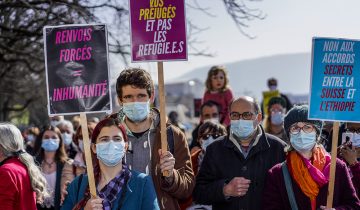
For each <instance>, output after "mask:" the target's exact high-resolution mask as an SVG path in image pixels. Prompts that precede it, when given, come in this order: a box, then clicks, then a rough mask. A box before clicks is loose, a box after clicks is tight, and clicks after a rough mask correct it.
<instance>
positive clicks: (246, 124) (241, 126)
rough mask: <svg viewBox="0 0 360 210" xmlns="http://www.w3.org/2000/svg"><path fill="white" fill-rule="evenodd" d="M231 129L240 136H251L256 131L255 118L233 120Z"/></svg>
mask: <svg viewBox="0 0 360 210" xmlns="http://www.w3.org/2000/svg"><path fill="white" fill-rule="evenodd" d="M230 130H231V132H232V133H233V134H234V135H235V136H237V137H239V138H246V137H249V136H250V135H251V134H253V133H254V131H255V127H254V120H242V119H240V120H231V125H230Z"/></svg>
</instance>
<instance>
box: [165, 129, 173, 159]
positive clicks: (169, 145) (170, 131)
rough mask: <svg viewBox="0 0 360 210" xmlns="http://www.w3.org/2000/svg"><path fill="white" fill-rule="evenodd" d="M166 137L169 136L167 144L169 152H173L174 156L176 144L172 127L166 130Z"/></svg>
mask: <svg viewBox="0 0 360 210" xmlns="http://www.w3.org/2000/svg"><path fill="white" fill-rule="evenodd" d="M166 135H167V142H168V147H169V151H170V152H171V154H173V155H174V151H175V149H174V148H175V144H174V132H173V130H172V128H171V126H169V127H168V128H167V129H166Z"/></svg>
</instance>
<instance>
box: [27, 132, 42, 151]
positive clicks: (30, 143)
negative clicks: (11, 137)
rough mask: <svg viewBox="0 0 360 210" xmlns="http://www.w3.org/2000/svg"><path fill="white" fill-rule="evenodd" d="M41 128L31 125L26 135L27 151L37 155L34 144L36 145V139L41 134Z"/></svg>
mask: <svg viewBox="0 0 360 210" xmlns="http://www.w3.org/2000/svg"><path fill="white" fill-rule="evenodd" d="M39 133H40V130H39V128H38V127H30V128H28V130H27V135H26V137H25V138H26V152H27V153H29V154H31V155H35V151H34V146H35V139H36V138H37V136H38V135H39Z"/></svg>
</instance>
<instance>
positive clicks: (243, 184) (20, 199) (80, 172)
mask: <svg viewBox="0 0 360 210" xmlns="http://www.w3.org/2000/svg"><path fill="white" fill-rule="evenodd" d="M228 80H229V78H228V77H227V72H226V69H225V67H224V66H214V67H212V68H211V69H210V70H209V74H208V78H207V80H206V91H205V93H204V97H203V100H202V106H201V109H200V121H199V124H198V126H197V127H195V129H194V130H193V135H192V138H190V139H188V138H187V137H186V135H185V133H184V128H183V126H180V125H181V122H179V120H178V118H177V113H171V115H170V117H169V118H167V123H166V129H167V133H170V135H168V140H167V141H168V142H170V141H172V143H169V144H168V150H167V151H162V149H161V146H160V145H161V140H160V128H159V126H160V115H161V114H162V113H160V112H159V110H158V109H157V108H156V107H154V106H152V104H153V102H154V98H155V95H154V91H155V90H154V84H153V79H152V78H151V76H150V74H149V73H148V72H147V71H146V70H143V69H140V68H128V69H125V70H123V71H122V72H121V73H120V75H119V76H118V78H117V82H116V95H115V96H113V97H114V98H116V99H117V100H118V102H119V104H120V105H121V109H120V110H119V112H117V113H113V114H111V115H107V116H105V117H103V118H102V119H98V118H96V117H94V118H89V119H88V126H87V128H86V129H88V134H89V140H90V150H91V157H92V165H93V169H92V170H93V174H94V177H95V183H96V191H97V196H96V197H94V196H92V195H91V194H90V192H89V185H88V182H89V178H88V176H87V171H86V165H87V164H86V161H85V159H86V158H85V154H84V142H83V141H84V136H83V135H82V129H81V125H79V119H78V117H77V116H74V117H73V119H72V121H70V120H67V119H65V118H64V116H61V115H57V116H53V117H50V118H49V123H48V124H44V125H43V127H41V128H38V127H34V126H33V127H28V128H27V129H23V130H22V131H20V130H19V129H18V128H17V127H16V126H14V125H13V124H11V123H8V122H2V123H1V124H0V161H1V164H0V180H1V181H0V209H164V210H165V209H166V210H168V209H174V210H176V209H182V210H186V209H214V210H216V209H219V210H220V209H221V210H224V209H249V210H250V209H312V210H315V209H328V208H326V197H327V193H328V191H327V188H328V185H329V170H330V162H331V156H330V154H329V152H330V149H331V147H329V142H331V141H332V135H326V136H325V135H323V134H324V133H331V132H332V131H331V130H327V131H326V132H325V127H324V126H323V122H321V121H319V120H310V119H308V111H309V107H308V105H304V104H302V105H298V104H291V102H290V100H289V99H288V98H287V97H286V96H285V95H283V94H279V95H278V96H274V97H271V98H270V99H269V100H268V101H267V104H266V106H265V107H260V105H261V104H260V103H258V102H257V101H256V100H255V99H254V98H252V97H249V96H239V97H237V98H234V96H233V94H232V91H231V88H230V87H229V85H228ZM268 82H269V83H268V86H269V91H274V90H276V84H277V81H276V79H275V78H270V79H269V81H268ZM262 105H263V106H264V102H262ZM264 109H266V110H267V114H266V115H265V114H263V111H262V110H264ZM66 118H69V116H67V117H66ZM344 134H345V135H344ZM348 136H351V140H352V141H349V140H348V139H346V140H345V141H342V140H343V139H342V138H346V137H348ZM359 136H360V123H354V122H342V123H341V126H340V132H339V139H338V141H339V144H338V158H337V160H336V179H335V183H334V199H333V208H334V209H360V201H359V197H358V196H359V190H360V163H359V162H358V160H359V158H360V147H358V146H359V145H358V142H359V141H360V139H359ZM188 142H189V145H188ZM165 171H167V172H168V175H167V176H164V175H163V172H165Z"/></svg>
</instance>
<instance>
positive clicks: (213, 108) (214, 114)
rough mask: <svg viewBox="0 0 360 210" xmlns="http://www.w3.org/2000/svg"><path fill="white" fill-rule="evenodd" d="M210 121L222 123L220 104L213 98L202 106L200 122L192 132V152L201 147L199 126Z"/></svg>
mask: <svg viewBox="0 0 360 210" xmlns="http://www.w3.org/2000/svg"><path fill="white" fill-rule="evenodd" d="M208 121H211V122H213V123H218V124H220V106H219V104H218V103H216V102H215V101H211V100H209V101H206V102H205V103H203V104H202V105H201V107H200V123H199V124H198V125H197V126H196V127H195V129H194V130H193V132H192V141H191V144H190V146H189V148H190V153H191V154H193V153H194V152H195V151H198V150H199V149H201V146H200V144H199V141H198V134H199V128H200V126H201V125H202V124H203V123H205V122H208Z"/></svg>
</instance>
